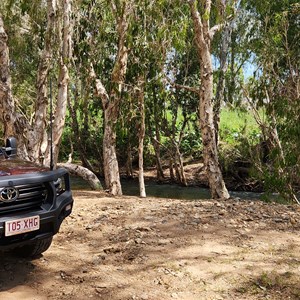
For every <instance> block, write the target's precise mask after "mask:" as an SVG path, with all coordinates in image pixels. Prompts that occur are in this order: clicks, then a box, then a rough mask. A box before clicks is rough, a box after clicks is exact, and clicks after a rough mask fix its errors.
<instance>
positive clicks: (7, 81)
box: [0, 15, 16, 139]
mask: <svg viewBox="0 0 300 300" xmlns="http://www.w3.org/2000/svg"><path fill="white" fill-rule="evenodd" d="M7 40H8V37H7V34H6V32H5V30H4V24H3V20H2V17H1V15H0V114H1V120H2V122H3V125H4V128H3V129H4V137H5V139H6V138H8V137H9V136H15V134H16V132H15V127H14V123H15V120H14V112H15V102H14V98H13V95H12V90H11V76H10V69H9V49H8V46H7Z"/></svg>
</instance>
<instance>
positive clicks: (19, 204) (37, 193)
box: [0, 184, 48, 214]
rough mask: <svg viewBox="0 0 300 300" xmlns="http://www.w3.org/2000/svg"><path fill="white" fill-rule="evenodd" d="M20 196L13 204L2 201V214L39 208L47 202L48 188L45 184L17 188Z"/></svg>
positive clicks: (0, 207) (0, 211) (0, 205)
mask: <svg viewBox="0 0 300 300" xmlns="http://www.w3.org/2000/svg"><path fill="white" fill-rule="evenodd" d="M15 188H16V189H17V190H18V191H19V196H18V198H17V199H16V200H14V201H12V202H2V201H1V199H0V214H1V213H8V212H13V211H19V210H26V209H31V208H39V207H40V206H41V205H42V204H43V203H44V202H45V201H46V200H47V195H48V191H47V187H46V185H45V184H32V185H28V184H27V185H19V186H15Z"/></svg>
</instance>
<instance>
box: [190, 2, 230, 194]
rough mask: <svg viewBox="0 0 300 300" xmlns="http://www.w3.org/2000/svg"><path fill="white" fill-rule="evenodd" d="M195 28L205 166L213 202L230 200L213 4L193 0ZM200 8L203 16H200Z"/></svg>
mask: <svg viewBox="0 0 300 300" xmlns="http://www.w3.org/2000/svg"><path fill="white" fill-rule="evenodd" d="M188 4H189V6H190V10H191V15H192V19H193V24H194V36H195V45H196V48H197V51H198V59H199V63H200V78H201V86H200V89H199V112H200V127H201V135H202V142H203V158H204V165H205V169H206V173H207V177H208V181H209V187H210V191H211V196H212V198H216V199H218V198H222V199H228V198H229V197H230V196H229V193H228V191H227V188H226V186H225V183H224V180H223V176H222V172H221V169H220V165H219V161H218V151H217V146H216V136H215V128H214V122H213V104H212V101H213V67H212V57H211V55H212V53H211V42H212V39H213V37H214V34H215V33H216V31H218V30H220V28H221V27H222V24H216V25H214V26H213V27H210V17H211V4H212V3H211V0H205V1H200V4H201V5H199V3H198V1H194V0H189V1H188ZM199 6H200V10H201V11H200V12H199Z"/></svg>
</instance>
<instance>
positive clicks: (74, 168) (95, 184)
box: [57, 163, 103, 191]
mask: <svg viewBox="0 0 300 300" xmlns="http://www.w3.org/2000/svg"><path fill="white" fill-rule="evenodd" d="M57 166H58V167H62V168H65V169H66V170H68V171H69V173H70V174H72V175H75V176H79V177H81V178H83V179H84V180H86V181H87V182H88V184H89V185H90V187H91V189H92V190H96V191H99V190H103V188H102V185H101V182H100V180H99V179H98V177H97V176H96V175H95V174H94V173H93V172H92V171H90V170H89V169H87V168H85V167H82V166H79V165H75V164H70V163H60V164H57Z"/></svg>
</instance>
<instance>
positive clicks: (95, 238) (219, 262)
mask: <svg viewBox="0 0 300 300" xmlns="http://www.w3.org/2000/svg"><path fill="white" fill-rule="evenodd" d="M74 198H75V206H74V211H73V214H72V216H71V217H69V218H68V219H67V220H66V221H65V222H64V224H63V226H62V228H61V231H60V233H59V234H58V235H57V236H56V237H55V238H54V242H53V245H52V246H51V248H50V249H49V250H48V251H47V252H46V253H45V254H44V255H43V256H42V257H40V258H38V259H35V260H33V261H29V260H23V259H18V258H14V257H10V256H8V255H5V254H2V255H1V257H0V259H1V264H0V288H1V292H0V299H1V300H2V299H3V300H10V299H13V300H17V299H22V300H28V299H30V300H33V299H35V300H42V299H57V300H58V299H80V300H81V299H109V300H110V299H111V300H116V299H140V300H147V299H148V300H154V299H155V300H161V299H165V300H168V299H197V300H199V299H300V279H299V275H300V254H299V253H300V251H299V250H300V234H299V228H300V223H299V221H300V219H299V216H300V208H299V207H297V206H283V205H275V204H272V205H267V204H264V203H262V202H259V201H254V202H250V201H237V200H230V201H224V202H215V201H209V200H199V201H183V200H170V199H154V198H146V199H139V198H135V197H122V198H117V199H114V198H109V197H106V196H105V195H103V194H100V193H96V192H87V191H82V192H75V193H74Z"/></svg>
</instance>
